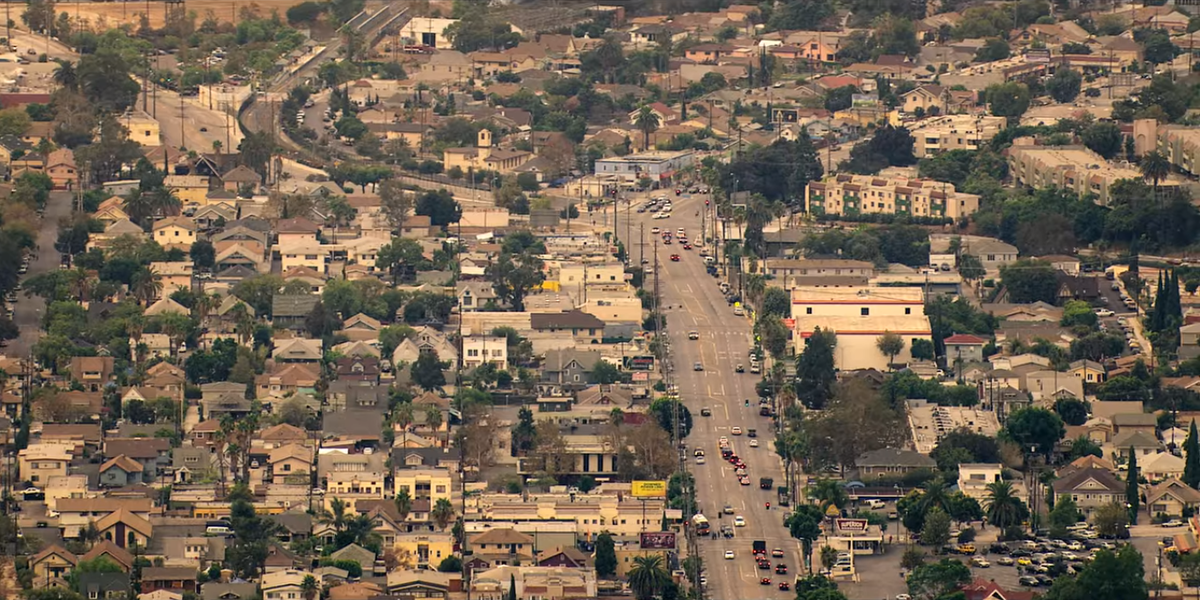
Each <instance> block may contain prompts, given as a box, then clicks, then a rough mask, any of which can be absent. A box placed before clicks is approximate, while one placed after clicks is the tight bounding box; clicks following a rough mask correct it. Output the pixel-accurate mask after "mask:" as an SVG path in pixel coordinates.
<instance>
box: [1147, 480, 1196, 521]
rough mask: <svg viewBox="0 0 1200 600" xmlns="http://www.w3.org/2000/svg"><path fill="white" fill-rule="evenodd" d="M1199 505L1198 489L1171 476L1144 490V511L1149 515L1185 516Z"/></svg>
mask: <svg viewBox="0 0 1200 600" xmlns="http://www.w3.org/2000/svg"><path fill="white" fill-rule="evenodd" d="M1197 506H1200V491H1196V489H1195V488H1193V487H1191V486H1189V485H1188V484H1186V483H1184V482H1182V481H1180V480H1179V479H1177V478H1174V477H1173V478H1171V479H1168V480H1166V481H1163V482H1162V483H1159V484H1158V485H1153V486H1150V488H1149V489H1147V490H1146V512H1147V513H1149V514H1150V516H1157V515H1168V516H1171V517H1178V516H1183V517H1186V516H1188V515H1190V514H1193V513H1194V512H1195V510H1196V507H1197Z"/></svg>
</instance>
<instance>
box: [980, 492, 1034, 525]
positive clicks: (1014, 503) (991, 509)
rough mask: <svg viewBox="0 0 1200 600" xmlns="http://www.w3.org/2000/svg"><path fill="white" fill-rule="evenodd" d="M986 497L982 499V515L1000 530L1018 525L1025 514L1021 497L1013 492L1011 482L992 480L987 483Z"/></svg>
mask: <svg viewBox="0 0 1200 600" xmlns="http://www.w3.org/2000/svg"><path fill="white" fill-rule="evenodd" d="M987 490H988V497H987V498H986V499H985V500H984V507H985V508H984V516H986V517H987V520H988V522H989V523H991V524H992V525H995V526H996V527H999V528H1000V529H1001V531H1003V530H1005V529H1008V528H1009V527H1012V526H1014V525H1019V524H1020V523H1021V519H1023V518H1024V516H1025V507H1024V506H1023V505H1022V503H1021V499H1020V498H1017V496H1016V494H1014V493H1013V488H1012V484H1011V483H1009V482H1007V481H994V482H992V483H989V484H988V485H987Z"/></svg>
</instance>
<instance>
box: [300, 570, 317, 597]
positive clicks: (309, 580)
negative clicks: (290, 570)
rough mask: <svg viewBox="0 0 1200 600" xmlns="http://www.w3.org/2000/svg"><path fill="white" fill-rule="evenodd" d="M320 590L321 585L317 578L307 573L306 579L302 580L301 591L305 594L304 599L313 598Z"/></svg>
mask: <svg viewBox="0 0 1200 600" xmlns="http://www.w3.org/2000/svg"><path fill="white" fill-rule="evenodd" d="M320 591H321V586H320V585H318V584H317V578H316V577H313V576H312V575H305V576H304V580H303V581H301V582H300V593H301V594H302V595H303V596H304V600H313V598H316V597H317V594H318V593H320Z"/></svg>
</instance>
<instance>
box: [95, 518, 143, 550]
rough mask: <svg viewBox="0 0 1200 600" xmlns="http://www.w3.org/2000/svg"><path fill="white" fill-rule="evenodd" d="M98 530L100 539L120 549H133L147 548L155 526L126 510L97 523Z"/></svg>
mask: <svg viewBox="0 0 1200 600" xmlns="http://www.w3.org/2000/svg"><path fill="white" fill-rule="evenodd" d="M96 530H97V531H99V532H100V539H102V540H108V541H110V542H112V543H113V544H116V546H117V547H118V548H125V549H131V548H133V547H134V546H141V547H143V548H145V547H146V546H147V545H148V544H149V543H150V539H151V538H152V537H153V535H154V526H153V525H151V524H150V521H148V520H146V519H145V518H143V517H140V516H138V515H137V514H134V513H132V512H129V511H127V510H125V509H124V508H121V509H117V510H116V511H114V512H111V513H109V514H107V515H105V516H104V517H102V518H101V519H100V520H99V521H96Z"/></svg>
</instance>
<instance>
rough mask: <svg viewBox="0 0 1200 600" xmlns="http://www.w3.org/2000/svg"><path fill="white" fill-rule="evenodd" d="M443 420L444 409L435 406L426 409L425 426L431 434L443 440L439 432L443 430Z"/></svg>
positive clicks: (431, 405)
mask: <svg viewBox="0 0 1200 600" xmlns="http://www.w3.org/2000/svg"><path fill="white" fill-rule="evenodd" d="M443 420H444V419H443V417H442V409H440V408H438V407H437V406H436V405H433V404H430V405H429V406H427V407H425V425H426V426H428V427H429V430H430V432H432V433H433V435H434V436H436V437H438V438H441V434H440V433H439V430H441V428H442V421H443Z"/></svg>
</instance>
